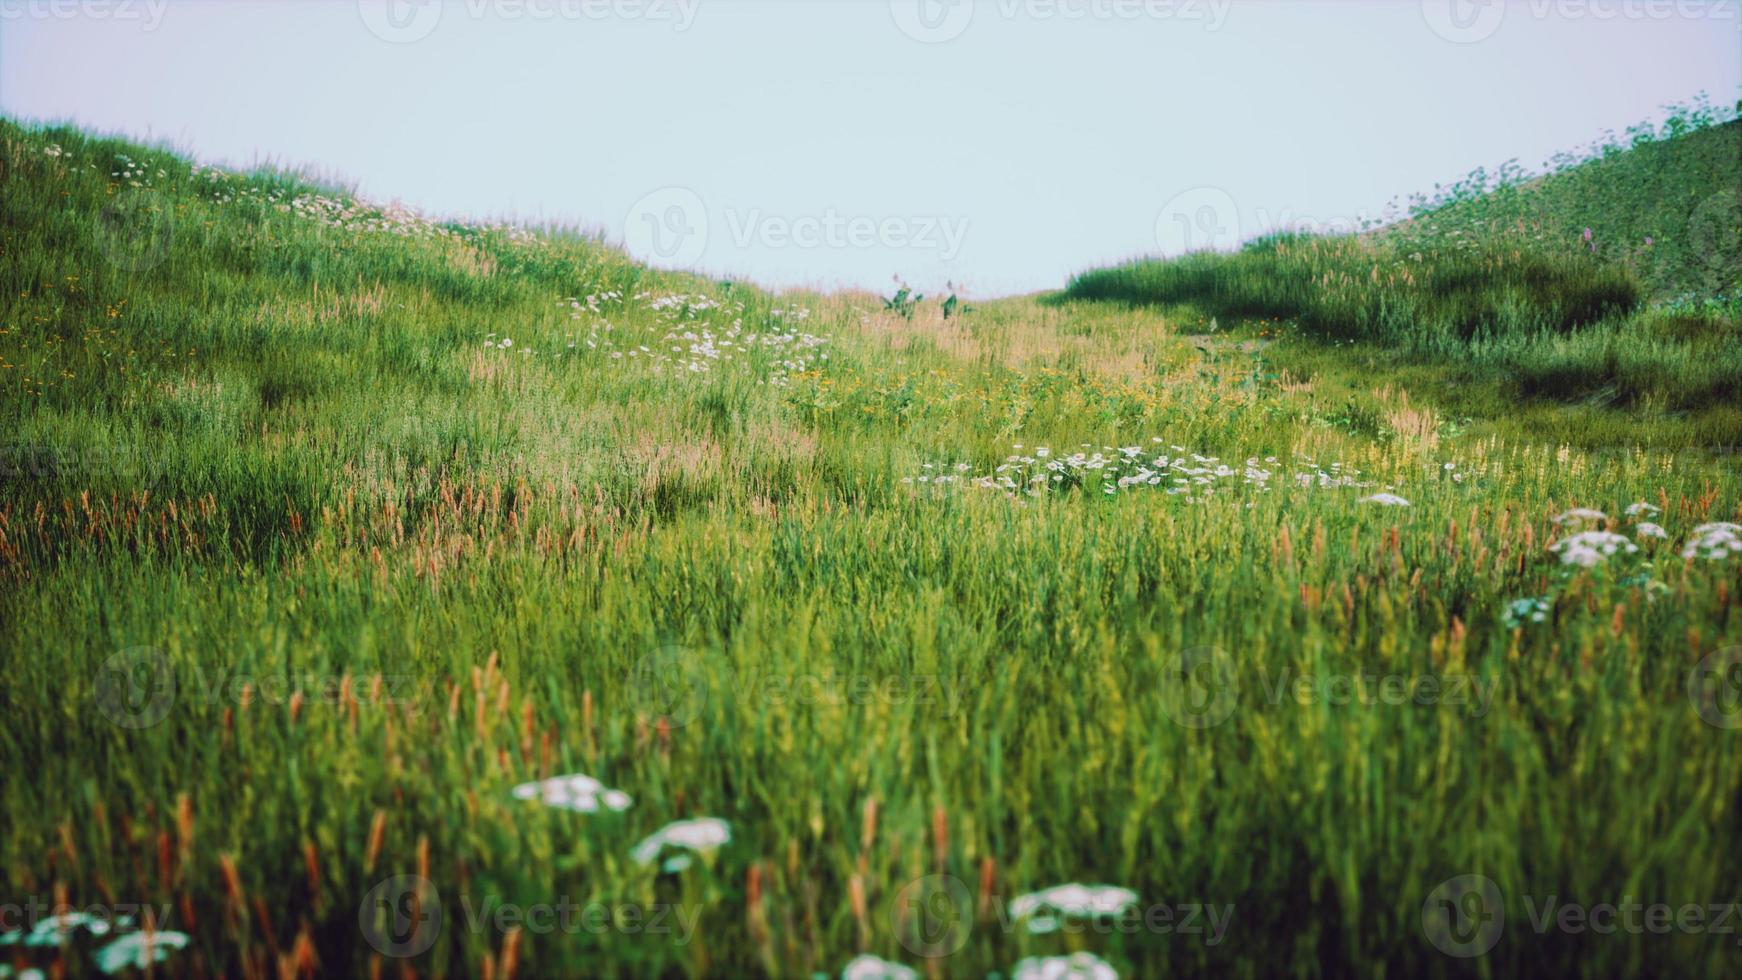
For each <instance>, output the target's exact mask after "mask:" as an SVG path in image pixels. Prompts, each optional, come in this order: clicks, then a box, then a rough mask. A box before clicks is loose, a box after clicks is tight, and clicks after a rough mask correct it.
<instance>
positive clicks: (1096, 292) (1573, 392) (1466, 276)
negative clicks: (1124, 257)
mask: <svg viewBox="0 0 1742 980" xmlns="http://www.w3.org/2000/svg"><path fill="white" fill-rule="evenodd" d="M1629 136H1630V139H1631V140H1632V144H1631V145H1629V146H1625V147H1624V146H1621V145H1619V144H1614V143H1604V144H1599V145H1598V146H1596V147H1593V148H1591V149H1589V150H1587V151H1585V152H1584V153H1583V154H1578V155H1567V156H1563V157H1562V158H1561V159H1559V160H1558V161H1556V166H1557V167H1558V169H1555V170H1553V171H1552V172H1550V173H1549V174H1548V175H1546V176H1538V177H1533V176H1530V175H1528V174H1527V173H1525V172H1524V171H1522V170H1521V169H1519V168H1517V167H1516V166H1515V165H1507V166H1504V167H1501V168H1499V170H1498V171H1497V172H1495V173H1489V172H1487V171H1477V172H1476V173H1474V174H1472V175H1471V176H1470V177H1468V178H1466V179H1465V180H1463V181H1460V182H1458V183H1456V184H1454V185H1452V186H1451V187H1448V188H1443V189H1441V190H1440V191H1438V192H1436V194H1435V195H1434V196H1432V197H1422V198H1418V199H1417V200H1416V201H1415V202H1414V205H1413V210H1414V212H1415V215H1414V217H1412V218H1411V219H1409V220H1407V221H1404V222H1401V223H1399V224H1397V225H1394V226H1391V227H1387V228H1383V229H1380V230H1377V231H1374V232H1371V233H1367V234H1364V235H1359V236H1342V237H1314V236H1305V235H1291V234H1282V235H1276V236H1272V237H1268V238H1264V239H1260V240H1257V241H1254V242H1251V243H1248V244H1247V245H1246V246H1245V247H1244V248H1243V249H1242V250H1241V251H1239V252H1238V253H1236V254H1232V255H1219V254H1212V253H1204V254H1197V255H1192V256H1187V257H1184V258H1181V259H1178V260H1173V261H1163V260H1153V259H1151V260H1142V261H1138V262H1134V263H1131V264H1129V265H1125V266H1121V267H1118V268H1112V269H1100V270H1095V271H1091V272H1086V273H1083V274H1082V275H1080V276H1078V277H1076V278H1075V279H1074V280H1073V281H1072V282H1071V284H1070V286H1069V288H1068V289H1067V291H1066V295H1067V296H1068V297H1071V298H1074V299H1085V300H1112V301H1120V302H1127V303H1138V304H1149V305H1159V306H1172V307H1177V308H1180V309H1182V310H1186V311H1189V310H1196V311H1198V312H1199V313H1201V314H1203V315H1204V316H1214V317H1217V318H1221V319H1228V318H1232V319H1234V320H1235V321H1238V320H1241V319H1259V320H1266V321H1269V320H1276V321H1280V322H1281V324H1282V328H1283V329H1284V331H1285V332H1286V331H1288V330H1293V329H1298V330H1299V331H1301V332H1302V333H1303V334H1304V335H1305V336H1307V337H1309V338H1314V339H1317V340H1321V341H1334V342H1346V343H1351V344H1356V345H1362V349H1360V350H1355V351H1345V352H1344V353H1342V354H1341V355H1339V356H1340V357H1341V359H1342V360H1344V361H1348V360H1351V359H1357V360H1358V359H1360V357H1361V356H1362V355H1363V354H1364V353H1367V352H1368V349H1371V351H1374V352H1379V353H1378V356H1379V357H1380V362H1381V363H1383V364H1384V365H1385V367H1386V369H1388V370H1393V371H1400V372H1404V373H1410V372H1414V373H1415V374H1416V376H1417V377H1418V378H1419V377H1420V375H1421V373H1422V372H1421V369H1422V368H1423V367H1428V366H1433V367H1436V368H1437V371H1436V372H1434V373H1436V374H1437V375H1438V376H1437V377H1436V378H1435V379H1434V380H1433V381H1432V382H1430V383H1431V384H1432V385H1433V386H1434V387H1437V388H1439V389H1440V394H1441V395H1443V396H1444V398H1443V400H1444V401H1445V402H1446V403H1447V404H1448V405H1449V406H1454V407H1457V408H1458V409H1460V410H1462V411H1463V412H1464V413H1465V414H1469V415H1473V416H1492V417H1499V416H1503V415H1505V414H1507V413H1508V412H1509V411H1513V410H1515V409H1516V407H1517V406H1518V405H1520V404H1521V403H1522V404H1525V405H1529V404H1531V403H1542V402H1551V403H1552V402H1559V403H1578V404H1581V405H1585V406H1594V407H1599V408H1602V407H1613V408H1618V409H1622V410H1624V411H1625V412H1626V414H1627V415H1628V416H1630V417H1631V418H1632V419H1634V420H1643V421H1645V422H1646V424H1647V426H1648V427H1653V426H1657V427H1661V426H1660V423H1662V421H1663V420H1664V419H1665V418H1666V416H1667V417H1671V418H1676V419H1680V418H1684V417H1686V416H1688V415H1689V414H1690V413H1691V414H1692V415H1694V416H1697V417H1698V418H1696V419H1695V421H1694V422H1693V423H1692V427H1691V428H1681V431H1680V433H1679V434H1677V433H1676V432H1674V431H1668V430H1666V431H1665V433H1663V434H1661V435H1660V434H1654V435H1653V436H1651V437H1650V438H1646V439H1644V440H1640V439H1638V438H1637V437H1633V438H1615V437H1613V436H1612V435H1611V433H1612V432H1613V428H1614V427H1613V425H1610V424H1601V423H1599V424H1596V425H1593V426H1587V427H1586V429H1587V431H1586V432H1585V433H1584V435H1583V437H1582V438H1581V437H1580V436H1578V435H1572V434H1568V435H1563V436H1562V437H1563V438H1569V439H1571V440H1572V441H1581V442H1598V443H1607V444H1620V443H1628V442H1638V441H1644V442H1647V443H1660V442H1663V441H1665V440H1666V439H1667V441H1669V442H1671V443H1675V444H1699V443H1700V442H1702V441H1703V442H1705V443H1707V444H1709V445H1719V446H1729V445H1735V444H1737V443H1738V442H1739V441H1742V430H1739V429H1738V428H1737V427H1736V425H1735V422H1736V419H1735V418H1734V415H1733V410H1734V408H1735V406H1737V405H1738V404H1739V403H1742V343H1739V342H1738V341H1739V340H1742V204H1739V202H1738V197H1737V194H1738V191H1737V188H1738V187H1742V123H1738V122H1737V121H1736V120H1735V118H1734V114H1733V113H1730V114H1721V113H1716V112H1713V111H1712V110H1710V109H1709V108H1707V107H1705V106H1704V104H1703V103H1695V104H1694V106H1692V107H1690V108H1686V109H1681V110H1678V111H1677V112H1675V113H1674V114H1673V115H1672V116H1671V117H1670V119H1669V121H1667V122H1666V123H1664V124H1663V126H1662V127H1661V129H1656V128H1653V127H1650V126H1644V127H1635V129H1633V130H1631V131H1630V133H1629ZM1293 354H1294V356H1295V360H1294V361H1293V362H1289V352H1279V353H1278V358H1279V363H1284V364H1285V366H1290V365H1291V366H1293V367H1295V368H1297V369H1298V370H1301V371H1310V370H1313V369H1314V367H1313V366H1314V365H1315V364H1316V365H1318V366H1319V367H1320V368H1322V367H1323V364H1324V360H1325V359H1324V358H1322V357H1320V356H1319V354H1318V352H1316V351H1311V350H1307V349H1304V348H1296V349H1295V350H1294V351H1293ZM1472 388H1473V389H1478V390H1479V393H1478V394H1475V395H1472V394H1471V392H1470V391H1469V390H1467V389H1472ZM1454 389H1466V390H1465V391H1456V390H1454ZM1527 410H1528V409H1527ZM1611 421H1613V420H1611ZM1671 428H1672V429H1673V428H1676V427H1671ZM1593 437H1594V438H1593Z"/></svg>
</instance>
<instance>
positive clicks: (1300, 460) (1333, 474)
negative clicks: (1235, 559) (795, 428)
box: [902, 438, 1408, 504]
mask: <svg viewBox="0 0 1742 980" xmlns="http://www.w3.org/2000/svg"><path fill="white" fill-rule="evenodd" d="M1150 442H1151V444H1152V446H1154V445H1161V444H1162V440H1161V439H1160V438H1152V439H1151V440H1150ZM1014 448H1015V449H1017V450H1022V449H1023V446H1021V445H1020V444H1019V445H1017V446H1015V447H1014ZM1079 448H1080V450H1081V451H1079V452H1074V453H1071V454H1069V455H1061V454H1058V453H1055V452H1053V451H1052V449H1050V448H1049V447H1046V446H1039V447H1036V448H1035V449H1033V450H1032V451H1031V452H1017V453H1014V454H1012V455H1010V456H1006V457H1005V458H1004V462H1003V463H1001V464H999V465H998V467H997V468H996V469H995V470H993V471H992V472H991V473H990V474H987V475H982V476H969V475H968V474H969V473H970V471H971V470H972V467H970V466H969V465H968V464H966V463H956V464H954V466H953V467H952V469H953V470H954V472H943V471H942V470H939V469H938V467H937V466H936V464H931V463H927V464H925V466H924V468H925V470H927V471H928V472H924V473H921V474H920V475H918V476H912V477H906V478H904V479H903V480H902V482H903V483H930V484H948V483H958V482H965V483H967V484H969V485H971V486H974V487H978V488H981V489H986V490H1003V491H1005V492H1006V493H1010V494H1018V493H1020V494H1025V495H1027V496H1030V497H1037V496H1040V495H1041V494H1042V493H1044V492H1047V491H1057V490H1066V489H1071V488H1075V487H1089V486H1092V485H1098V486H1099V487H1100V489H1101V492H1102V493H1103V494H1105V495H1107V496H1115V495H1117V494H1119V493H1120V492H1122V491H1128V490H1141V489H1155V490H1159V491H1162V492H1165V493H1168V494H1175V495H1179V496H1182V497H1183V498H1184V499H1186V500H1194V499H1197V498H1198V497H1207V496H1210V495H1212V494H1214V493H1215V492H1216V491H1217V489H1218V488H1225V487H1236V488H1242V487H1243V488H1246V489H1249V490H1254V491H1256V492H1260V493H1267V492H1269V491H1270V490H1272V489H1274V487H1275V486H1277V485H1278V484H1287V485H1293V486H1299V487H1307V488H1320V489H1327V488H1334V487H1371V486H1373V483H1372V482H1371V481H1367V480H1363V479H1361V476H1362V474H1361V471H1360V470H1357V469H1349V468H1345V467H1344V466H1343V464H1342V463H1335V462H1334V463H1331V464H1330V465H1328V466H1320V465H1319V463H1318V462H1317V461H1316V460H1313V459H1311V458H1310V457H1304V456H1302V457H1296V459H1295V461H1294V463H1293V464H1292V466H1290V465H1285V464H1283V463H1282V462H1281V461H1279V460H1278V459H1277V458H1276V457H1275V456H1266V457H1264V458H1263V459H1259V458H1258V457H1256V456H1254V457H1251V458H1249V459H1247V460H1245V461H1244V462H1242V463H1240V464H1238V465H1229V464H1228V463H1224V462H1223V461H1222V460H1221V459H1220V458H1219V457H1215V456H1204V455H1201V454H1198V453H1194V452H1191V451H1189V450H1187V449H1186V448H1185V447H1184V446H1174V445H1169V446H1166V447H1165V448H1164V449H1160V450H1155V449H1152V448H1146V447H1143V446H1119V447H1114V446H1102V447H1101V449H1100V450H1099V451H1095V450H1093V447H1092V446H1091V445H1090V444H1088V443H1083V444H1082V445H1081V446H1080V447H1079ZM1391 496H1392V495H1390V494H1379V495H1376V497H1391ZM1395 499H1396V500H1400V501H1401V500H1403V498H1401V497H1396V498H1395ZM1379 502H1384V501H1379ZM1404 503H1405V504H1407V503H1408V502H1407V501H1404Z"/></svg>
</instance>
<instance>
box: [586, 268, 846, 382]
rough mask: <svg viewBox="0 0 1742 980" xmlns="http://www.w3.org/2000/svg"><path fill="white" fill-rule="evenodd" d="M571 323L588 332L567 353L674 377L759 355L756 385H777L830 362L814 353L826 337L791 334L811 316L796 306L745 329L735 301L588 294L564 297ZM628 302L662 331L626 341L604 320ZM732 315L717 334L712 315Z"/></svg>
mask: <svg viewBox="0 0 1742 980" xmlns="http://www.w3.org/2000/svg"><path fill="white" fill-rule="evenodd" d="M567 302H568V304H569V308H570V310H571V313H570V318H571V319H575V320H584V321H588V322H589V325H590V331H589V333H588V334H587V336H586V337H584V338H581V339H580V340H579V341H576V340H570V341H569V344H568V347H569V349H571V350H580V349H582V346H583V345H584V349H586V350H595V351H600V352H603V353H605V354H607V355H608V356H609V357H610V359H611V360H614V361H616V360H641V361H645V362H647V363H649V364H652V365H653V369H654V370H655V371H665V370H671V371H674V372H676V373H677V374H679V375H692V374H695V375H700V374H707V373H709V372H711V371H712V370H713V368H714V366H715V365H717V364H720V363H722V362H726V361H732V360H736V359H739V358H740V357H745V358H748V355H750V354H752V353H759V354H760V355H761V356H760V357H758V358H756V359H755V362H756V363H758V364H759V365H761V366H763V367H764V368H765V369H766V370H767V376H766V377H764V378H759V379H758V383H766V384H770V385H774V386H775V387H784V386H786V385H787V384H789V383H790V380H791V377H792V375H794V374H798V373H801V372H804V371H808V370H810V369H811V368H812V367H813V365H814V364H815V363H817V362H820V361H826V360H828V359H829V355H828V352H827V351H817V348H819V347H822V346H823V345H825V344H827V343H828V338H827V337H820V336H817V335H816V334H811V333H806V332H804V331H800V330H796V329H793V328H792V327H791V326H789V324H791V323H794V322H803V321H804V320H807V319H809V318H810V311H809V310H807V309H803V308H801V307H787V308H784V309H776V310H773V311H772V312H770V313H769V314H768V315H767V321H766V322H765V323H764V324H763V325H762V327H760V328H753V327H746V326H745V323H744V321H745V318H746V317H747V316H750V314H748V313H747V312H746V307H745V305H744V304H743V303H742V302H737V303H733V304H731V305H730V306H728V305H727V304H725V303H722V302H721V301H719V300H717V299H714V298H712V297H708V296H699V295H689V294H685V293H674V294H671V295H667V296H654V295H653V294H651V293H636V294H635V295H634V296H633V297H630V298H628V299H625V297H624V296H623V294H622V293H621V292H618V291H607V292H602V293H593V294H590V295H588V296H586V297H585V298H584V299H582V298H570V299H569V300H568V301H567ZM630 304H642V305H644V306H645V308H646V309H648V310H651V311H653V313H654V315H655V319H656V320H657V321H658V322H659V323H661V324H662V325H663V326H664V328H665V329H664V333H663V334H661V335H659V336H657V337H655V336H653V335H648V336H644V337H635V338H629V339H625V338H624V337H623V336H622V334H625V333H628V331H627V330H624V331H619V330H618V328H617V325H616V324H614V323H612V322H611V321H610V320H609V319H607V318H606V316H605V313H606V312H607V311H608V310H610V309H613V308H615V309H618V310H626V309H628V308H630ZM713 315H718V316H720V317H721V318H722V319H724V318H725V317H731V318H732V320H731V323H730V325H728V326H723V327H720V328H718V329H716V327H715V326H714V324H713V321H712V319H711V316H713Z"/></svg>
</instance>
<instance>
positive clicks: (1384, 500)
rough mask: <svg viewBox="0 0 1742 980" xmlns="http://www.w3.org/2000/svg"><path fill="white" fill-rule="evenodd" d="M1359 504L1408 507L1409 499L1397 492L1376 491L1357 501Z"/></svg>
mask: <svg viewBox="0 0 1742 980" xmlns="http://www.w3.org/2000/svg"><path fill="white" fill-rule="evenodd" d="M1355 502H1356V503H1358V504H1378V505H1380V506H1381V507H1408V506H1409V501H1407V500H1405V499H1403V498H1402V497H1399V496H1398V495H1397V494H1395V493H1376V494H1373V495H1372V496H1370V497H1362V498H1361V499H1359V500H1357V501H1355Z"/></svg>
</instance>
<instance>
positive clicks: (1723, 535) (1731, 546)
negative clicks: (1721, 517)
mask: <svg viewBox="0 0 1742 980" xmlns="http://www.w3.org/2000/svg"><path fill="white" fill-rule="evenodd" d="M1731 555H1742V526H1739V525H1736V524H1731V523H1728V522H1722V521H1721V522H1719V523H1716V524H1701V525H1700V526H1699V527H1696V528H1694V536H1693V537H1692V538H1689V539H1688V543H1687V546H1686V547H1685V548H1683V549H1682V557H1683V558H1704V559H1706V560H1707V561H1723V560H1724V559H1726V558H1728V557H1730V556H1731Z"/></svg>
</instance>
